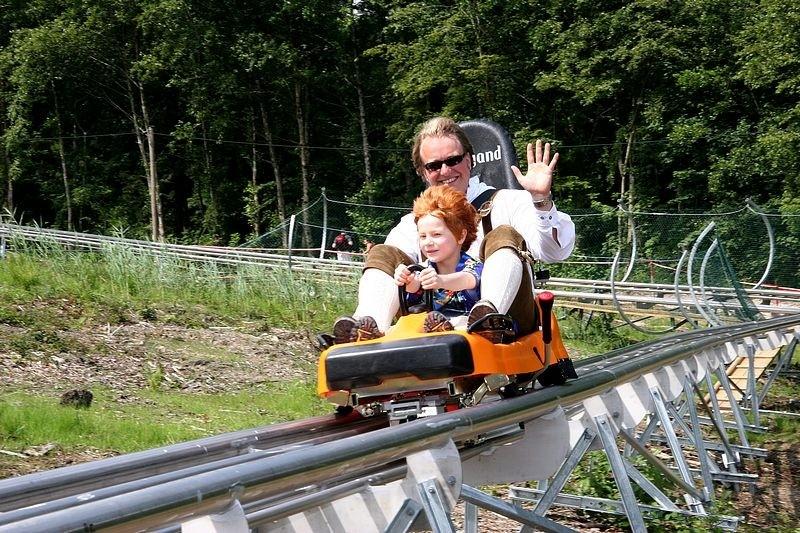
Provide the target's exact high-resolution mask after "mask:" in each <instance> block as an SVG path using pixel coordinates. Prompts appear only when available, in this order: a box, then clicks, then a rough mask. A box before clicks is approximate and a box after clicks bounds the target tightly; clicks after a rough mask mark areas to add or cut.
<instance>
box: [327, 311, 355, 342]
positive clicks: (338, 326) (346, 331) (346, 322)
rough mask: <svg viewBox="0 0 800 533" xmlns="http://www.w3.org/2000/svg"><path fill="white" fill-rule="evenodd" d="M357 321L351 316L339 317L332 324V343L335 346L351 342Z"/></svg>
mask: <svg viewBox="0 0 800 533" xmlns="http://www.w3.org/2000/svg"><path fill="white" fill-rule="evenodd" d="M357 324H358V321H357V320H356V319H355V318H353V317H351V316H340V317H339V318H337V319H336V322H334V323H333V342H334V343H336V344H344V343H346V342H353V340H354V335H353V331H354V330H355V329H356V325H357Z"/></svg>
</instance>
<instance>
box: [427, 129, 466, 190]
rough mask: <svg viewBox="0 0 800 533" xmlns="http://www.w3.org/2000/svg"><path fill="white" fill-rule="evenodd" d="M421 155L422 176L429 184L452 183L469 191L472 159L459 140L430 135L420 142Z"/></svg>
mask: <svg viewBox="0 0 800 533" xmlns="http://www.w3.org/2000/svg"><path fill="white" fill-rule="evenodd" d="M419 155H420V158H421V159H422V164H423V168H422V178H423V179H424V180H425V182H426V183H427V184H428V186H430V187H433V186H434V185H450V186H451V187H453V188H454V189H456V190H457V191H461V192H462V193H463V194H466V193H467V187H468V186H469V171H470V168H471V167H472V159H471V158H470V155H469V154H467V153H465V151H464V148H463V147H462V146H461V143H460V142H458V140H456V139H454V138H453V137H428V138H426V139H424V140H423V141H422V144H420V147H419ZM459 158H460V160H459Z"/></svg>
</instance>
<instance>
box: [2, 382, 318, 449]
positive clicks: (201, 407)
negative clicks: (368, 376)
mask: <svg viewBox="0 0 800 533" xmlns="http://www.w3.org/2000/svg"><path fill="white" fill-rule="evenodd" d="M93 392H94V396H95V398H94V401H93V403H92V406H91V407H90V408H88V409H74V408H71V407H63V406H61V405H59V400H58V398H55V397H44V396H37V395H32V394H29V393H24V392H12V393H7V394H5V395H4V396H3V397H2V398H0V448H3V449H6V450H23V449H25V448H26V447H28V446H35V445H41V444H47V443H53V444H56V445H58V446H59V447H61V448H62V449H64V450H70V449H77V448H83V447H86V446H91V447H93V448H99V449H103V450H113V451H116V452H120V453H126V452H132V451H136V450H142V449H147V448H153V447H157V446H163V445H167V444H173V443H176V442H182V441H186V440H191V439H196V438H200V437H205V436H209V435H214V434H219V433H222V432H226V431H233V430H237V429H245V428H252V427H257V426H263V425H266V424H271V423H275V422H280V421H286V420H294V419H301V418H306V417H309V416H313V415H317V414H322V413H327V412H331V409H330V408H329V406H328V405H327V404H325V403H324V402H322V401H321V400H319V399H318V398H317V397H316V395H315V391H314V387H313V385H307V384H300V383H281V384H275V385H270V386H268V387H267V386H264V387H259V388H258V389H254V390H248V391H241V392H237V393H233V394H182V393H177V392H155V391H142V395H141V397H142V400H143V401H137V402H130V403H119V402H116V401H115V400H114V398H113V397H112V395H111V394H110V393H109V392H108V391H106V390H104V389H95V390H93Z"/></svg>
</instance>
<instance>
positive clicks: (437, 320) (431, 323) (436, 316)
mask: <svg viewBox="0 0 800 533" xmlns="http://www.w3.org/2000/svg"><path fill="white" fill-rule="evenodd" d="M423 328H424V329H425V333H433V332H436V331H453V324H451V323H450V321H449V320H447V317H446V316H444V315H443V314H442V313H440V312H439V311H431V312H430V313H428V314H427V315H426V316H425V324H424V325H423Z"/></svg>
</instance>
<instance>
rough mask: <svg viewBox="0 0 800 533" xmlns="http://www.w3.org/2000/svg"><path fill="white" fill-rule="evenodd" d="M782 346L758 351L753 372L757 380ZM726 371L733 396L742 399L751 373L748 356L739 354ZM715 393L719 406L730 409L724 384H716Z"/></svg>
mask: <svg viewBox="0 0 800 533" xmlns="http://www.w3.org/2000/svg"><path fill="white" fill-rule="evenodd" d="M781 349H782V348H780V347H779V348H775V349H773V350H766V351H763V352H756V355H755V357H754V358H753V372H754V374H755V376H756V382H758V380H759V379H760V378H761V376H763V375H764V372H765V371H766V370H767V368H768V367H769V366H770V365H771V364H772V361H774V360H775V357H776V356H777V355H778V354H779V353H780V351H781ZM725 373H726V374H727V375H728V379H729V380H730V381H731V385H732V386H731V389H732V390H733V397H734V398H735V399H736V401H737V402H738V401H741V400H742V393H741V392H739V391H740V390H741V391H746V390H747V379H748V376H749V375H750V365H749V362H748V359H747V357H746V356H739V357H737V358H736V359H734V360H733V361H732V362H731V363H730V364H729V365H728V368H727V369H726V371H725ZM714 394H715V395H716V396H717V402H719V408H720V409H721V410H723V411H730V409H731V406H730V403H729V402H728V395H727V394H726V393H725V389H723V388H722V385H720V384H719V383H715V384H714ZM705 400H706V402H710V401H711V398H710V397H709V395H708V394H706V397H705Z"/></svg>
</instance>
